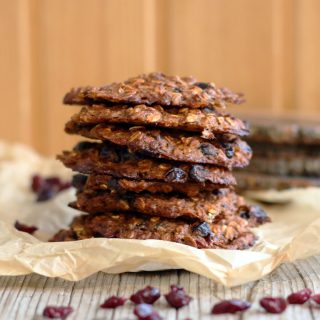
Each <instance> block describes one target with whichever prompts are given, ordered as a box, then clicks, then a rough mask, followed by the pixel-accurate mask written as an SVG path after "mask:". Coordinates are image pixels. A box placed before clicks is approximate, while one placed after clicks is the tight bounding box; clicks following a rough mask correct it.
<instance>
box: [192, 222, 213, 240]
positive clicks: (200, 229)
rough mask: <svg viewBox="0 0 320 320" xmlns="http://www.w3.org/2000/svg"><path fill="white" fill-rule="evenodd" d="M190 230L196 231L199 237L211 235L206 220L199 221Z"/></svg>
mask: <svg viewBox="0 0 320 320" xmlns="http://www.w3.org/2000/svg"><path fill="white" fill-rule="evenodd" d="M192 231H193V232H195V233H198V234H199V235H200V236H201V237H204V238H205V237H208V236H209V237H210V236H212V235H213V233H212V231H211V229H210V226H209V224H208V223H207V222H201V223H199V224H198V225H195V226H193V227H192Z"/></svg>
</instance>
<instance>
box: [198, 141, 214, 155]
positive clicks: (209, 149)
mask: <svg viewBox="0 0 320 320" xmlns="http://www.w3.org/2000/svg"><path fill="white" fill-rule="evenodd" d="M200 150H201V152H202V154H204V155H205V156H215V155H217V151H216V149H215V147H214V146H213V145H212V144H210V143H201V145H200Z"/></svg>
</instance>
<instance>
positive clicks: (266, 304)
mask: <svg viewBox="0 0 320 320" xmlns="http://www.w3.org/2000/svg"><path fill="white" fill-rule="evenodd" d="M260 305H261V307H262V308H264V309H265V310H266V311H267V312H269V313H282V312H283V311H284V310H286V308H287V301H286V300H285V299H283V298H273V297H265V298H262V299H261V300H260Z"/></svg>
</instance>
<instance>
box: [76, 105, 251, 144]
mask: <svg viewBox="0 0 320 320" xmlns="http://www.w3.org/2000/svg"><path fill="white" fill-rule="evenodd" d="M72 120H73V121H74V122H75V123H77V124H79V125H90V124H91V125H93V124H99V123H116V124H117V123H127V124H133V125H145V126H153V127H162V128H171V129H178V130H184V131H192V132H199V133H201V136H202V137H203V138H207V139H213V138H214V137H215V135H214V134H215V133H218V134H221V133H229V134H235V135H239V136H243V135H247V134H248V132H249V131H248V126H247V124H246V123H244V122H243V121H241V120H240V119H237V118H234V117H232V116H230V115H228V114H223V113H221V112H218V111H217V110H213V109H209V108H204V109H189V108H174V107H170V108H163V107H161V106H159V105H154V106H147V105H145V104H140V105H113V106H109V105H92V106H85V107H83V108H82V109H81V111H80V112H79V113H77V114H75V115H74V116H73V117H72Z"/></svg>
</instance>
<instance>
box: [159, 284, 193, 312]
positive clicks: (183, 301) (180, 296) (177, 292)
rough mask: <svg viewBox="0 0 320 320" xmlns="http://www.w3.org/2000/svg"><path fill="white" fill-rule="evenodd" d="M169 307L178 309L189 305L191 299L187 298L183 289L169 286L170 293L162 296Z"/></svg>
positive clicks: (177, 286)
mask: <svg viewBox="0 0 320 320" xmlns="http://www.w3.org/2000/svg"><path fill="white" fill-rule="evenodd" d="M164 297H165V298H166V300H167V302H168V303H169V304H170V306H171V307H173V308H176V309H179V308H182V307H184V306H186V305H188V304H189V303H190V301H191V300H192V298H191V297H190V296H188V295H187V294H186V292H185V290H184V288H182V287H180V286H179V285H171V291H170V292H169V293H167V294H165V295H164Z"/></svg>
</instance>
